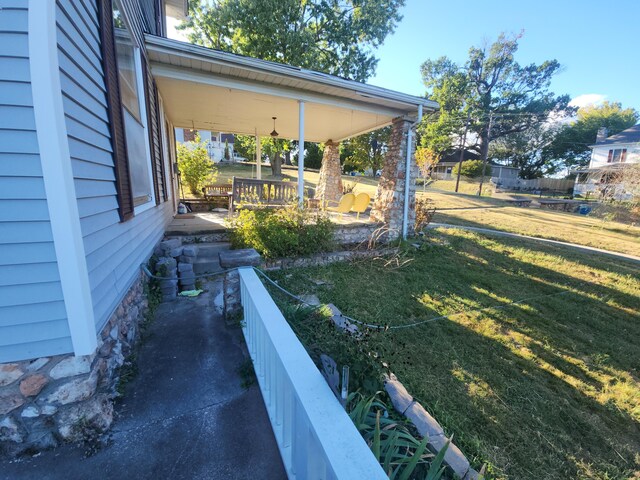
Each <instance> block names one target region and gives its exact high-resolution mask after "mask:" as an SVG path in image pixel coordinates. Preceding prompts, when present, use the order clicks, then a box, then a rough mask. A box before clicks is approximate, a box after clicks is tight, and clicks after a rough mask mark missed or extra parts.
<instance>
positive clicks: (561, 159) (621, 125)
mask: <svg viewBox="0 0 640 480" xmlns="http://www.w3.org/2000/svg"><path fill="white" fill-rule="evenodd" d="M638 119H640V116H639V115H638V112H637V111H636V110H634V109H633V108H622V105H621V104H620V103H618V102H604V103H602V104H601V105H587V106H585V107H582V108H580V109H579V110H578V115H577V117H576V119H575V120H574V121H573V122H571V123H569V124H568V125H565V126H564V127H563V128H562V129H561V131H560V133H559V134H558V135H557V136H556V137H555V139H554V140H553V142H551V143H550V144H549V145H548V146H547V147H546V148H545V149H544V150H543V152H542V154H543V157H544V159H545V160H546V161H547V162H548V163H555V164H556V165H561V166H563V167H566V168H571V167H574V166H586V165H588V164H589V159H590V157H591V150H590V149H589V145H593V144H594V143H595V142H596V136H597V133H598V130H599V129H600V128H601V127H606V128H607V130H608V134H609V135H614V134H616V133H619V132H621V131H623V130H626V129H627V128H630V127H633V126H634V125H635V124H636V123H637V122H638Z"/></svg>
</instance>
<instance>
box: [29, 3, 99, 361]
mask: <svg viewBox="0 0 640 480" xmlns="http://www.w3.org/2000/svg"><path fill="white" fill-rule="evenodd" d="M28 18H29V20H28V21H29V40H28V41H29V70H30V72H31V91H32V94H33V113H34V120H35V125H36V132H37V142H38V150H39V154H40V161H41V164H42V180H43V183H44V188H45V193H46V198H47V207H48V211H49V221H50V225H51V234H52V237H53V243H54V248H55V252H56V261H57V264H58V273H59V275H60V288H61V289H62V296H63V298H64V307H65V310H66V312H67V322H68V325H69V333H70V336H71V342H72V344H73V351H74V353H75V354H76V355H90V354H92V353H93V352H94V351H95V349H96V346H97V338H96V326H95V322H94V311H93V302H92V298H91V288H90V283H89V273H88V269H87V259H86V255H85V249H84V242H83V238H82V228H81V225H80V215H79V213H78V200H77V198H76V190H75V184H74V178H73V169H72V166H71V154H70V152H69V138H68V132H67V127H66V122H65V116H64V106H63V101H62V89H61V86H60V66H59V63H58V44H57V39H56V33H57V32H56V3H55V2H42V1H41V0H29V17H28ZM34 301H37V299H34Z"/></svg>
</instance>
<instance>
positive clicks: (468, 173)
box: [452, 160, 491, 178]
mask: <svg viewBox="0 0 640 480" xmlns="http://www.w3.org/2000/svg"><path fill="white" fill-rule="evenodd" d="M459 167H460V175H462V176H463V177H469V178H476V177H480V176H482V160H465V161H464V162H462V166H460V164H456V165H455V166H454V167H453V171H452V174H453V175H458V168H459ZM484 174H485V176H487V177H490V176H491V165H488V164H487V169H486V170H485V172H484Z"/></svg>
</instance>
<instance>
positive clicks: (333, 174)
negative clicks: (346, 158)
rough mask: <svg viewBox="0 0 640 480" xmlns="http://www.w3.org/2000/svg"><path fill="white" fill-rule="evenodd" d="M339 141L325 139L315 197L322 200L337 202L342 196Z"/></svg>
mask: <svg viewBox="0 0 640 480" xmlns="http://www.w3.org/2000/svg"><path fill="white" fill-rule="evenodd" d="M339 147H340V142H333V141H331V140H327V142H326V143H325V144H324V152H323V154H322V167H321V168H320V180H318V188H317V189H316V195H315V198H320V199H322V201H323V202H327V201H332V202H338V201H340V198H341V197H342V169H341V168H340V150H339Z"/></svg>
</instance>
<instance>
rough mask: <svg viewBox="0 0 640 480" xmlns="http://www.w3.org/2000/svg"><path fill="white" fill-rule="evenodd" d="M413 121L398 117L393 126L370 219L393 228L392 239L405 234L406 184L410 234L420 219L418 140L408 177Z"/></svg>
mask: <svg viewBox="0 0 640 480" xmlns="http://www.w3.org/2000/svg"><path fill="white" fill-rule="evenodd" d="M410 128H411V122H410V121H409V120H407V119H405V118H396V119H394V120H393V125H392V127H391V136H390V138H389V146H388V149H387V153H386V155H385V157H384V167H383V168H382V175H381V176H380V182H379V183H378V191H377V192H376V197H375V199H374V201H373V208H372V209H371V214H370V218H371V220H373V221H377V222H384V223H385V224H386V225H387V227H389V230H390V232H389V238H390V239H393V238H398V237H399V236H400V235H402V209H403V206H404V185H405V182H406V181H407V177H408V181H409V182H410V185H409V225H408V232H409V235H411V234H412V233H413V225H414V224H415V219H416V184H415V179H416V177H417V174H418V167H417V165H416V159H415V156H414V152H415V139H414V141H412V142H411V150H412V152H411V169H410V172H409V175H408V176H407V175H406V172H405V167H406V158H407V157H406V154H407V134H408V132H409V129H410Z"/></svg>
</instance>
